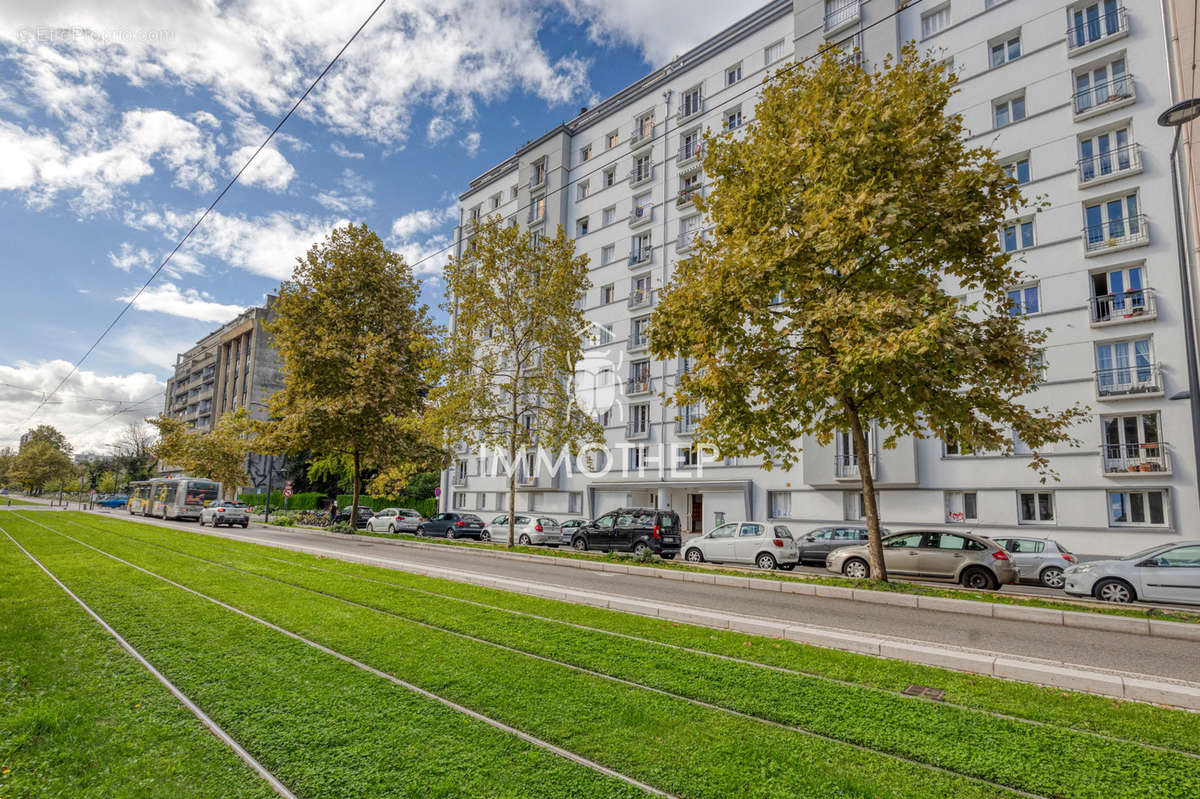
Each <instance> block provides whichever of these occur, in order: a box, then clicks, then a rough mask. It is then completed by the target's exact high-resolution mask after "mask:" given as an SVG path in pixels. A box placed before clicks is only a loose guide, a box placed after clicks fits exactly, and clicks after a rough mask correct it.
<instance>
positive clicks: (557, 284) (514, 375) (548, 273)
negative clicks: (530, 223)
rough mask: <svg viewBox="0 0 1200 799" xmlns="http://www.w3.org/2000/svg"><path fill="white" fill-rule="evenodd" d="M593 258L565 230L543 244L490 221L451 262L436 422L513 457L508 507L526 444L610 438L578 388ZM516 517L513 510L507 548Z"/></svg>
mask: <svg viewBox="0 0 1200 799" xmlns="http://www.w3.org/2000/svg"><path fill="white" fill-rule="evenodd" d="M587 264H588V259H587V256H586V255H576V254H575V245H574V242H572V241H571V240H570V239H568V238H567V236H566V234H565V233H564V232H563V230H562V228H561V227H560V228H559V230H558V235H557V236H556V237H555V238H553V239H541V240H540V241H539V240H537V239H535V238H534V236H533V235H532V234H530V233H528V232H521V231H519V230H518V229H517V228H516V227H515V226H511V225H505V224H503V223H502V222H501V221H500V220H499V219H498V218H493V219H489V220H487V221H485V222H484V223H483V224H481V225H478V226H476V227H475V228H474V229H473V230H472V231H471V238H470V243H469V245H468V248H467V250H466V251H465V252H464V253H463V255H462V257H460V258H457V259H454V260H452V261H451V262H450V264H449V265H448V266H447V267H446V271H445V278H446V294H447V297H448V298H449V299H448V300H447V304H446V311H447V313H448V314H449V315H450V317H451V334H450V340H449V343H448V346H447V348H446V354H445V356H444V359H443V360H442V362H441V365H442V373H441V374H442V376H443V379H442V380H441V382H440V383H439V385H437V386H436V387H435V388H434V389H433V391H432V393H431V395H430V397H431V401H432V405H433V407H434V408H435V409H436V411H435V412H434V413H433V414H431V416H430V419H431V420H432V422H433V424H434V426H435V428H436V429H437V430H438V431H439V432H440V433H441V434H442V435H443V442H444V444H445V445H447V446H449V445H452V444H457V443H459V442H477V443H478V444H480V445H481V446H483V447H487V448H493V449H495V450H496V451H501V452H503V453H504V454H505V455H506V456H507V459H508V460H507V464H508V507H509V509H510V511H511V510H512V509H513V508H515V507H516V491H517V472H518V469H517V468H516V466H517V460H518V458H522V459H524V458H525V457H529V456H532V454H533V453H528V454H525V453H526V449H527V448H530V447H536V446H541V447H543V448H545V449H546V450H549V451H551V452H553V453H556V454H557V453H560V452H562V451H564V450H565V451H567V452H570V453H571V454H575V453H577V452H578V450H579V449H580V448H581V446H582V445H586V444H589V443H591V442H595V441H599V440H601V438H602V435H603V430H602V429H601V428H600V425H599V423H598V422H597V421H596V420H595V419H594V418H592V417H591V416H589V415H588V414H587V413H585V412H584V410H583V408H582V407H580V405H579V404H578V403H577V402H576V399H575V394H574V390H573V383H574V375H575V365H576V364H577V363H578V362H579V360H580V359H581V357H582V350H583V334H584V321H583V312H582V310H581V309H582V306H583V298H584V295H585V294H586V292H587V290H588V288H589V287H590V286H591V282H590V281H589V280H588V274H587ZM520 468H521V469H522V470H525V471H529V468H530V467H529V465H528V463H527V462H523V463H522V464H521V467H520ZM530 476H532V472H530ZM513 522H514V519H513V514H512V513H511V512H510V513H509V520H508V545H509V546H512V545H513V535H514V526H513Z"/></svg>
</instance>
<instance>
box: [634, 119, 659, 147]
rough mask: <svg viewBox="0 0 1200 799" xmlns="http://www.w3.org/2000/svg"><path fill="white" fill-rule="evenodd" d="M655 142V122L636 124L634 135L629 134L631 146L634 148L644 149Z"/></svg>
mask: <svg viewBox="0 0 1200 799" xmlns="http://www.w3.org/2000/svg"><path fill="white" fill-rule="evenodd" d="M652 141H654V122H653V120H651V121H649V122H635V123H634V124H633V133H630V134H629V145H630V146H631V147H633V148H635V149H636V148H638V147H644V146H646V145H647V144H650V143H651V142H652Z"/></svg>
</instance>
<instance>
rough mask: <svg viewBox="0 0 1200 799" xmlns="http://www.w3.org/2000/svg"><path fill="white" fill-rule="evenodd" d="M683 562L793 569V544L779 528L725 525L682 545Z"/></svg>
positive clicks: (789, 535) (797, 556) (754, 524)
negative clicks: (745, 564) (747, 564)
mask: <svg viewBox="0 0 1200 799" xmlns="http://www.w3.org/2000/svg"><path fill="white" fill-rule="evenodd" d="M683 557H684V560H687V561H690V562H692V563H703V562H705V561H711V562H712V563H753V564H754V565H755V566H757V567H758V568H760V569H774V568H776V567H779V568H781V569H785V570H787V571H791V570H792V569H794V568H796V562H797V561H798V560H799V559H800V553H799V551H798V550H797V549H796V540H795V539H794V538H792V533H791V531H790V530H788V528H787V527H785V526H784V525H782V524H775V525H769V524H766V523H764V522H729V523H728V524H722V525H721V526H720V527H717V528H716V529H715V530H710V531H708V532H707V533H705V534H704V535H702V536H698V537H697V538H692V539H689V540H688V541H686V542H684V545H683Z"/></svg>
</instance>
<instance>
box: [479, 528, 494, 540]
mask: <svg viewBox="0 0 1200 799" xmlns="http://www.w3.org/2000/svg"><path fill="white" fill-rule="evenodd" d="M479 540H480V541H483V542H484V543H487V542H488V541H491V540H492V534H491V533H489V532H488V531H487V530H484V531H483V532H482V533H480V534H479Z"/></svg>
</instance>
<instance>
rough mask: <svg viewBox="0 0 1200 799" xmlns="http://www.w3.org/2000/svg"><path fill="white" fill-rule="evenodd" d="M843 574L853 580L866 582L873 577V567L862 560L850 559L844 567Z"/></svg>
mask: <svg viewBox="0 0 1200 799" xmlns="http://www.w3.org/2000/svg"><path fill="white" fill-rule="evenodd" d="M842 574H844V575H846V576H847V577H849V578H850V579H852V580H865V579H867V578H868V577H870V576H871V567H870V566H869V565H868V564H867V562H866V561H865V560H863V559H862V558H850V560H848V561H846V563H845V565H843V566H842Z"/></svg>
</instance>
